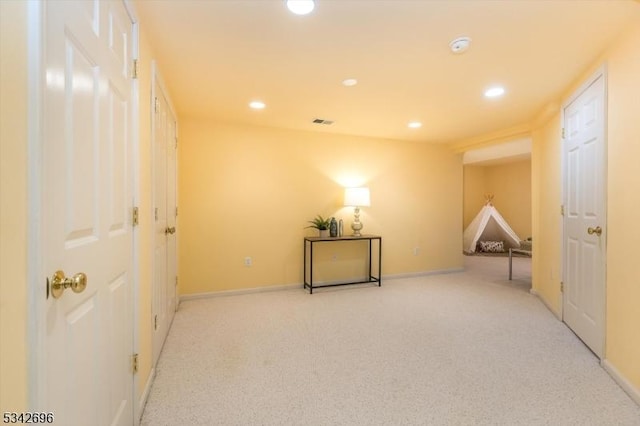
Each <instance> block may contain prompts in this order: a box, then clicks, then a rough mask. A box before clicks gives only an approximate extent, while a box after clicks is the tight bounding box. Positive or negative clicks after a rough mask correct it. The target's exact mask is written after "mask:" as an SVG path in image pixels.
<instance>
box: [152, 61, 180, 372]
mask: <svg viewBox="0 0 640 426" xmlns="http://www.w3.org/2000/svg"><path fill="white" fill-rule="evenodd" d="M153 71H154V72H153V80H154V81H153V111H154V114H153V132H152V135H153V137H152V146H153V159H154V160H153V176H154V178H153V193H154V197H153V198H154V199H153V205H154V218H153V219H154V224H155V225H154V229H155V232H154V277H153V288H152V292H153V305H152V315H153V362H154V363H156V362H157V361H158V358H159V357H160V352H161V351H162V346H163V345H164V341H165V340H166V337H167V334H168V333H169V328H170V327H171V323H172V321H173V317H174V314H175V311H176V300H177V297H176V294H177V288H176V286H177V267H176V256H177V254H176V245H177V244H176V241H177V228H176V216H177V210H176V201H177V198H176V161H177V158H176V150H177V144H176V140H177V133H176V131H177V125H176V118H175V114H174V112H173V109H172V108H171V103H170V101H169V97H168V96H167V93H166V91H165V89H164V87H163V85H162V84H161V83H160V77H159V74H158V70H157V68H156V67H155V66H154V67H153Z"/></svg>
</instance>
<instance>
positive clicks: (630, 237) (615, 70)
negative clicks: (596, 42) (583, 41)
mask: <svg viewBox="0 0 640 426" xmlns="http://www.w3.org/2000/svg"><path fill="white" fill-rule="evenodd" d="M639 46H640V25H638V26H637V27H636V29H635V31H633V32H632V33H630V34H629V35H627V36H626V37H625V38H623V39H622V40H621V41H620V42H619V44H618V45H616V46H615V48H614V49H613V50H612V51H611V53H610V55H609V56H608V58H607V59H608V71H609V76H608V77H609V85H608V88H609V92H608V97H609V99H608V107H609V109H608V114H609V121H608V140H607V143H608V184H607V189H608V197H609V198H608V206H607V234H608V236H607V352H606V354H607V359H608V360H609V361H610V362H611V363H612V364H613V365H614V366H615V367H616V368H617V369H618V370H619V371H620V372H621V373H622V374H623V375H624V376H625V377H627V378H628V379H629V380H630V381H631V382H632V383H633V384H634V386H635V388H636V389H637V390H638V392H639V394H640V285H639V283H640V270H639V269H638V255H637V252H636V251H635V250H634V247H636V246H637V244H638V241H640V227H639V226H638V212H640V172H639V170H638V164H639V163H640V47H639Z"/></svg>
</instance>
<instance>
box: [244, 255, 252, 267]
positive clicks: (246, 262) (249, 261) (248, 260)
mask: <svg viewBox="0 0 640 426" xmlns="http://www.w3.org/2000/svg"><path fill="white" fill-rule="evenodd" d="M252 264H253V259H251V256H247V257H245V258H244V266H246V267H247V268H249V267H251V265H252Z"/></svg>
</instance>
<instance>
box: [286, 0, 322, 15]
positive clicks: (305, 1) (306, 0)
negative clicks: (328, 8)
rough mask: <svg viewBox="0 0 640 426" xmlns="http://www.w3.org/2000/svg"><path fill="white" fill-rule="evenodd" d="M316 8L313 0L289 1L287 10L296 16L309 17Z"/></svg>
mask: <svg viewBox="0 0 640 426" xmlns="http://www.w3.org/2000/svg"><path fill="white" fill-rule="evenodd" d="M315 6H316V5H315V3H314V2H313V0H287V8H289V10H290V11H291V12H292V13H295V14H296V15H307V14H309V13H311V11H313V8H314V7H315Z"/></svg>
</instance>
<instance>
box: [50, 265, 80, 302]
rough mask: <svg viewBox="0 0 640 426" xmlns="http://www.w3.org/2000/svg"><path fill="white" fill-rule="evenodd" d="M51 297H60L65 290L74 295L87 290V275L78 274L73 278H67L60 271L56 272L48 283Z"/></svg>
mask: <svg viewBox="0 0 640 426" xmlns="http://www.w3.org/2000/svg"><path fill="white" fill-rule="evenodd" d="M49 286H50V290H51V295H52V296H53V297H54V299H57V298H59V297H60V296H62V293H64V291H65V290H66V289H67V288H71V290H73V292H74V293H82V292H83V291H84V289H85V288H87V275H86V274H84V273H82V272H79V273H77V274H75V275H74V276H73V278H67V277H65V275H64V272H62V271H56V273H55V274H53V277H51V281H50V284H49Z"/></svg>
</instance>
